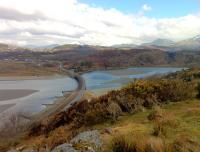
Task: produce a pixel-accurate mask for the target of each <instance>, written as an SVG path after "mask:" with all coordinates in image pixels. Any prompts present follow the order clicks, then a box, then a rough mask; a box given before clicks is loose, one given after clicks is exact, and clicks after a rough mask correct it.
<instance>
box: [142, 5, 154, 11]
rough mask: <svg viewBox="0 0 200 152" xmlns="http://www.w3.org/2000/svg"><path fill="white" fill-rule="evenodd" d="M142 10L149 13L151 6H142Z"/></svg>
mask: <svg viewBox="0 0 200 152" xmlns="http://www.w3.org/2000/svg"><path fill="white" fill-rule="evenodd" d="M142 10H143V11H151V10H152V8H151V6H149V5H148V4H144V5H143V6H142Z"/></svg>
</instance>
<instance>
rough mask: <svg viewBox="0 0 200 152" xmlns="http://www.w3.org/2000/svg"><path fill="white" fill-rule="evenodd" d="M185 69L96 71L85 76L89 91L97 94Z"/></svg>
mask: <svg viewBox="0 0 200 152" xmlns="http://www.w3.org/2000/svg"><path fill="white" fill-rule="evenodd" d="M182 69H183V68H145V67H144V68H141V67H140V68H127V69H121V70H109V71H94V72H90V73H86V74H84V75H83V77H84V78H85V81H86V86H87V89H88V90H91V91H93V92H95V93H97V94H102V93H105V92H106V91H108V90H112V89H115V88H120V87H122V86H123V85H125V84H127V83H129V82H131V81H133V79H135V78H145V77H148V76H152V75H155V74H167V73H170V72H176V71H181V70H182Z"/></svg>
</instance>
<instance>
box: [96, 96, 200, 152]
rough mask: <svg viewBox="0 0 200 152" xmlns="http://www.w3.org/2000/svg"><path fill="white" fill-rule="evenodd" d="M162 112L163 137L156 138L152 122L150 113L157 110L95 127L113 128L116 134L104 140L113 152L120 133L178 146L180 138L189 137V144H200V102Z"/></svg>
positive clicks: (167, 108)
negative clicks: (190, 142)
mask: <svg viewBox="0 0 200 152" xmlns="http://www.w3.org/2000/svg"><path fill="white" fill-rule="evenodd" d="M162 110H163V111H164V113H165V114H164V118H163V119H164V120H163V121H164V123H163V124H162V125H163V127H164V128H165V130H166V133H165V135H163V136H160V135H158V136H155V135H154V134H153V133H154V131H155V130H154V129H155V126H156V122H155V121H152V120H148V116H149V114H151V113H152V112H153V111H154V110H153V109H148V110H144V111H143V112H139V113H136V114H133V115H124V116H121V117H120V118H119V121H117V122H116V123H114V124H112V122H106V123H103V124H99V125H95V126H93V128H95V129H99V130H104V129H105V128H110V129H112V131H113V134H106V133H102V138H103V141H104V143H105V144H106V145H105V149H106V152H107V151H112V150H111V144H110V143H112V141H113V138H114V139H116V136H115V135H116V134H117V135H130V134H142V135H145V136H147V137H149V138H154V137H155V138H158V139H160V138H161V139H162V140H164V142H165V143H168V144H172V143H174V142H175V141H176V140H178V138H180V136H186V137H188V136H189V137H190V138H189V137H188V138H189V139H188V141H189V140H192V141H193V140H194V141H195V142H197V143H200V100H197V99H193V100H188V101H185V102H177V103H170V104H167V105H164V106H163V107H162ZM132 136H133V135H132ZM186 137H185V138H186ZM191 138H192V139H191ZM199 150H200V149H199Z"/></svg>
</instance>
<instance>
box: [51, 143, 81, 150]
mask: <svg viewBox="0 0 200 152" xmlns="http://www.w3.org/2000/svg"><path fill="white" fill-rule="evenodd" d="M51 152H80V151H78V150H75V149H74V148H73V147H72V145H71V144H66V143H65V144H62V145H59V146H57V147H55V148H54V149H53V150H52V151H51Z"/></svg>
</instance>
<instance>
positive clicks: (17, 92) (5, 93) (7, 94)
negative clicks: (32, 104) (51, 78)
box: [0, 89, 39, 102]
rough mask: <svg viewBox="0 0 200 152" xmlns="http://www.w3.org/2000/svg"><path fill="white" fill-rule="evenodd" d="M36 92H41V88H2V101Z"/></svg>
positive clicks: (0, 93) (0, 96)
mask: <svg viewBox="0 0 200 152" xmlns="http://www.w3.org/2000/svg"><path fill="white" fill-rule="evenodd" d="M36 92H39V90H32V89H5V90H3V89H2V90H0V102H4V101H7V100H13V99H19V98H23V97H27V96H29V95H32V94H34V93H36Z"/></svg>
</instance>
